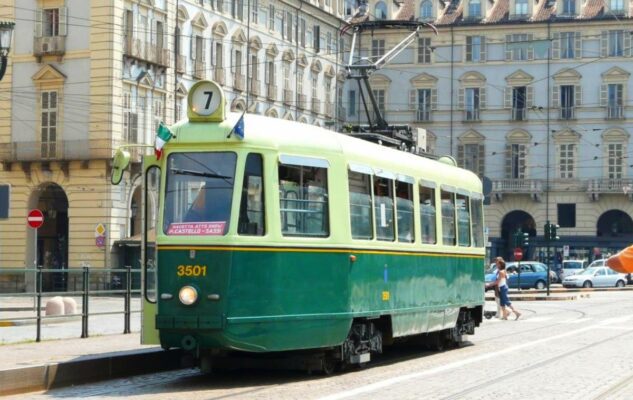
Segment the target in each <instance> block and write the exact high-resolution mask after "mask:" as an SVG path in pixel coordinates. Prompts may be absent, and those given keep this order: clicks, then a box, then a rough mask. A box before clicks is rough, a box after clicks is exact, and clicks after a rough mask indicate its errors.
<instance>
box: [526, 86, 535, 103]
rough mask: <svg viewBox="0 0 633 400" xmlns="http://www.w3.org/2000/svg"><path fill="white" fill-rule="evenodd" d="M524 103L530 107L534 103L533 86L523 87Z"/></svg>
mask: <svg viewBox="0 0 633 400" xmlns="http://www.w3.org/2000/svg"><path fill="white" fill-rule="evenodd" d="M525 97H526V99H525V103H526V106H527V107H528V108H529V107H532V106H533V105H534V87H533V86H527V87H526V88H525Z"/></svg>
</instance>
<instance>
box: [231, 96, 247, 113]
mask: <svg viewBox="0 0 633 400" xmlns="http://www.w3.org/2000/svg"><path fill="white" fill-rule="evenodd" d="M244 110H246V102H245V101H244V99H242V98H241V97H236V98H235V99H233V101H232V102H231V111H232V112H244Z"/></svg>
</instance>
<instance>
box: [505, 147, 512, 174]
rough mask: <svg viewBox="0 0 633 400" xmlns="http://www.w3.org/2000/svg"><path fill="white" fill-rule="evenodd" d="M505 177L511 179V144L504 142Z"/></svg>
mask: <svg viewBox="0 0 633 400" xmlns="http://www.w3.org/2000/svg"><path fill="white" fill-rule="evenodd" d="M505 159H506V178H509V179H512V145H511V144H506V152H505Z"/></svg>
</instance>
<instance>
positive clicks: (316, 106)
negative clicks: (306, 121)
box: [312, 97, 321, 114]
mask: <svg viewBox="0 0 633 400" xmlns="http://www.w3.org/2000/svg"><path fill="white" fill-rule="evenodd" d="M320 112H321V102H320V101H319V98H318V97H313V98H312V114H318V113H320Z"/></svg>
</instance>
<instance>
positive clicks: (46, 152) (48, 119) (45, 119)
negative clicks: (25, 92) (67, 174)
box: [40, 91, 57, 158]
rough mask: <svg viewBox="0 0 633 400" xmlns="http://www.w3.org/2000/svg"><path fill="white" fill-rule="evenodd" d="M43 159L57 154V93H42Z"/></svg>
mask: <svg viewBox="0 0 633 400" xmlns="http://www.w3.org/2000/svg"><path fill="white" fill-rule="evenodd" d="M40 101H41V104H40V112H41V142H42V143H41V144H42V158H54V157H56V154H57V91H46V92H42V94H41V97H40Z"/></svg>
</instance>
